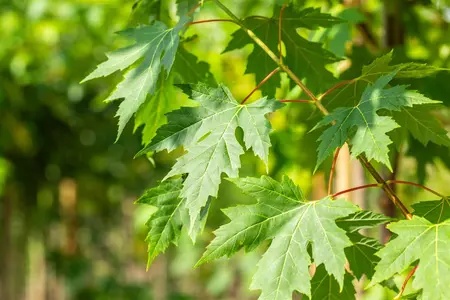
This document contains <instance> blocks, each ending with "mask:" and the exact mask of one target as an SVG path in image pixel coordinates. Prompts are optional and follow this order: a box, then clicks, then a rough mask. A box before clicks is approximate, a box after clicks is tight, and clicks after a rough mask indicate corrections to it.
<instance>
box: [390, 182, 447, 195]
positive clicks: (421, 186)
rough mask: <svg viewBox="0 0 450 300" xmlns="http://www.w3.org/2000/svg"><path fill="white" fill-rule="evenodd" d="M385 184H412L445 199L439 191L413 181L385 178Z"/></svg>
mask: <svg viewBox="0 0 450 300" xmlns="http://www.w3.org/2000/svg"><path fill="white" fill-rule="evenodd" d="M386 183H387V184H390V183H393V184H407V185H412V186H415V187H418V188H421V189H424V190H426V191H428V192H430V193H432V194H435V195H436V196H438V197H440V198H442V199H447V196H444V195H442V194H441V193H438V192H436V191H435V190H432V189H430V188H429V187H426V186H424V185H421V184H418V183H415V182H409V181H403V180H387V181H386Z"/></svg>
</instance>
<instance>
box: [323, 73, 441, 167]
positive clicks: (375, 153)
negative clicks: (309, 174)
mask: <svg viewBox="0 0 450 300" xmlns="http://www.w3.org/2000/svg"><path fill="white" fill-rule="evenodd" d="M396 73H397V72H395V71H394V72H392V73H390V74H388V75H384V76H382V77H380V78H379V79H377V80H376V81H375V83H374V84H373V85H370V86H368V87H367V88H366V89H365V91H364V93H363V94H362V96H361V100H360V101H359V102H358V103H357V104H356V105H355V106H353V107H349V108H338V109H336V110H334V111H333V112H332V113H331V114H329V115H327V116H325V117H324V118H323V120H321V121H320V122H319V123H317V125H316V127H315V128H320V127H322V126H326V125H328V124H330V123H333V125H332V126H331V127H330V128H328V129H326V130H325V131H324V132H323V134H322V135H321V136H320V138H319V141H320V144H319V148H318V158H317V165H316V169H317V167H318V166H319V165H320V164H321V163H322V162H323V161H324V160H325V159H326V158H327V157H328V156H329V155H330V154H332V153H333V152H334V150H336V148H338V147H341V146H342V145H344V143H345V142H346V141H347V140H349V141H350V142H349V144H350V145H351V154H352V155H353V156H354V157H356V156H358V155H360V154H362V153H364V154H365V155H366V157H367V158H368V159H369V160H372V159H375V160H376V161H379V162H381V163H383V164H385V165H386V166H387V167H388V168H389V169H392V167H391V163H390V161H389V155H388V153H389V148H388V146H389V144H391V143H392V141H391V140H390V139H389V136H388V135H387V133H388V132H390V131H392V130H394V129H395V128H397V127H398V126H399V125H398V124H397V123H396V122H395V121H394V120H393V119H392V118H391V117H388V116H380V115H378V114H377V112H378V111H379V110H382V109H385V110H389V111H395V110H396V111H398V110H400V109H401V108H402V107H412V106H413V105H419V104H434V103H437V102H436V101H433V100H430V99H428V98H427V97H425V96H423V95H422V94H419V93H417V92H413V91H407V90H406V87H405V86H394V87H391V88H388V89H385V87H386V86H387V85H388V84H389V82H390V81H391V80H392V79H393V78H394V77H395V75H396ZM355 127H356V129H355Z"/></svg>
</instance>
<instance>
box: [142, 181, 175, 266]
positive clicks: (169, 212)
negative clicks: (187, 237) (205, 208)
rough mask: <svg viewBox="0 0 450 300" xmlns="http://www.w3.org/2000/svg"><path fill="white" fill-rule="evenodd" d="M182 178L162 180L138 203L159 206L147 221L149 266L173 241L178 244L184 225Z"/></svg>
mask: <svg viewBox="0 0 450 300" xmlns="http://www.w3.org/2000/svg"><path fill="white" fill-rule="evenodd" d="M182 187H183V185H182V180H181V179H174V180H167V181H165V182H162V183H161V184H160V185H159V186H158V187H156V188H153V189H150V190H148V191H146V192H145V193H144V195H142V196H141V197H140V198H139V199H138V200H137V201H136V203H140V204H148V205H152V206H155V207H157V208H158V210H157V211H156V212H155V213H153V214H152V215H151V216H150V218H149V220H148V221H147V226H149V227H150V230H149V232H148V235H147V239H146V241H147V242H148V263H147V268H148V267H149V266H150V264H151V263H152V261H153V259H154V258H155V257H156V256H157V255H158V254H159V253H162V252H164V251H165V250H166V249H167V248H168V247H169V245H170V243H173V244H175V245H177V243H178V239H179V238H180V234H181V227H182V226H183V219H182V213H183V212H182V211H183V205H182V204H183V200H182V198H180V197H179V196H180V192H181V189H182Z"/></svg>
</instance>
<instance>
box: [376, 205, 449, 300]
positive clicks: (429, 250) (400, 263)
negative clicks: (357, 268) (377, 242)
mask: <svg viewBox="0 0 450 300" xmlns="http://www.w3.org/2000/svg"><path fill="white" fill-rule="evenodd" d="M414 209H415V211H414V213H415V214H416V215H415V216H413V218H412V220H404V221H399V222H396V223H391V224H389V225H388V228H389V230H391V231H392V232H393V233H395V234H396V235H397V237H396V238H394V239H393V240H391V241H390V242H389V243H388V244H387V245H386V247H385V248H383V249H381V250H380V251H379V252H377V254H376V255H378V256H379V257H380V258H381V260H380V262H379V263H378V265H377V267H376V272H375V274H374V276H373V279H372V282H371V284H370V286H373V285H374V284H376V283H378V282H380V281H383V280H384V279H387V278H389V277H392V276H393V275H394V274H396V273H400V272H403V271H404V270H406V269H407V268H408V267H409V266H411V265H412V264H413V263H414V262H416V261H418V262H419V263H418V267H417V270H416V272H415V274H414V279H413V281H412V287H413V288H414V289H417V290H420V289H421V290H422V298H423V299H436V300H444V299H450V290H449V288H448V287H449V286H450V257H449V256H448V255H447V253H448V249H449V247H450V219H449V217H450V205H449V201H448V200H447V199H442V200H439V201H427V202H420V203H418V204H415V205H414Z"/></svg>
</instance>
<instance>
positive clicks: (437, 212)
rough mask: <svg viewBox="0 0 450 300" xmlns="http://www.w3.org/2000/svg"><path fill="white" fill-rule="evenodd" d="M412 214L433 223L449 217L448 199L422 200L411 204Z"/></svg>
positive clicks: (449, 206)
mask: <svg viewBox="0 0 450 300" xmlns="http://www.w3.org/2000/svg"><path fill="white" fill-rule="evenodd" d="M412 208H413V209H414V214H415V215H417V216H420V217H422V218H425V219H427V220H428V221H430V222H431V223H433V224H438V223H440V222H442V221H445V220H448V219H450V202H449V200H448V199H441V200H435V201H422V202H419V203H416V204H413V205H412Z"/></svg>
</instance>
